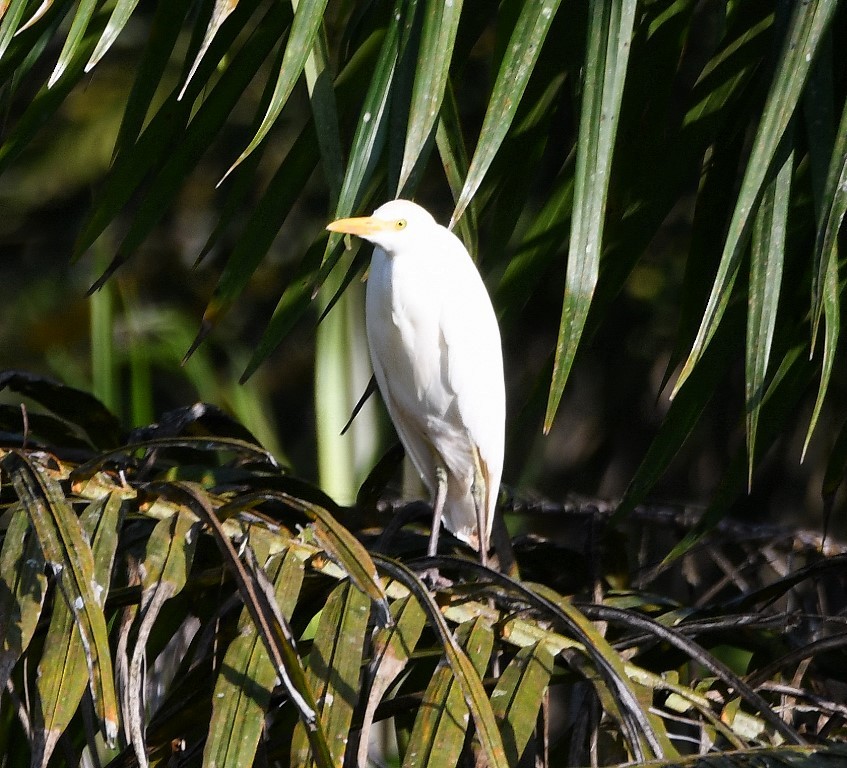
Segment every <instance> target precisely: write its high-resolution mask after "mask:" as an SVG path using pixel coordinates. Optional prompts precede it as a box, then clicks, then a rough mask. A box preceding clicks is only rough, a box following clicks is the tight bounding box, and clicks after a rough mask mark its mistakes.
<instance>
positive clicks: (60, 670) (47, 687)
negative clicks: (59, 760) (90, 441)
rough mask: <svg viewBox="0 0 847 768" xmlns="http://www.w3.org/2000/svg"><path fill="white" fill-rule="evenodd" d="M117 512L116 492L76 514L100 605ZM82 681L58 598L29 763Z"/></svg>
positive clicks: (45, 756) (68, 711)
mask: <svg viewBox="0 0 847 768" xmlns="http://www.w3.org/2000/svg"><path fill="white" fill-rule="evenodd" d="M121 517H122V516H121V498H120V496H118V495H116V494H109V495H108V496H104V497H103V498H102V499H99V500H98V501H95V502H92V503H91V504H89V505H88V507H87V509H86V510H85V512H83V514H82V517H81V522H82V527H83V531H84V533H85V537H86V539H87V540H89V541H90V542H91V551H92V553H93V555H94V563H95V571H96V579H97V585H98V587H99V588H100V591H99V595H100V599H99V601H98V602H99V605H100V607H101V608H102V607H103V606H104V605H105V602H106V595H108V593H109V584H110V581H111V575H112V564H113V562H114V559H115V552H116V551H117V545H118V533H119V530H120V526H121ZM87 685H88V674H87V672H86V664H85V648H84V647H83V645H82V640H81V639H80V636H79V630H78V629H77V626H76V623H75V621H74V617H73V614H72V613H71V611H70V610H69V609H68V607H67V606H66V605H65V603H63V602H61V601H59V602H58V603H57V604H56V605H55V606H54V608H53V615H52V616H51V618H50V626H49V627H48V629H47V637H46V639H45V642H44V654H43V655H42V657H41V660H40V661H39V664H38V677H37V678H36V681H35V689H36V697H35V703H36V704H35V707H34V712H33V735H34V745H33V765H41V766H46V765H47V762H48V761H49V760H50V755H51V754H52V752H53V749H54V747H55V746H56V743H57V741H58V739H59V737H60V736H61V735H62V733H64V732H65V729H66V728H67V727H68V725H69V724H70V722H71V719H72V717H73V716H74V713H75V712H76V711H77V708H78V707H79V703H80V700H81V699H82V695H83V693H85V688H86V686H87Z"/></svg>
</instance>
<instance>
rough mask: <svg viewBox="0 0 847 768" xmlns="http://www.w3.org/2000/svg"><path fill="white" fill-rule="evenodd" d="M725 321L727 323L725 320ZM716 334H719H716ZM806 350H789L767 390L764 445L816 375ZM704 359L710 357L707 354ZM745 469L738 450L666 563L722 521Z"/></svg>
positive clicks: (791, 416)
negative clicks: (699, 515) (693, 523)
mask: <svg viewBox="0 0 847 768" xmlns="http://www.w3.org/2000/svg"><path fill="white" fill-rule="evenodd" d="M723 325H726V323H722V326H723ZM721 330H722V329H721ZM715 338H716V339H718V338H720V337H718V336H716V337H715ZM717 344H718V342H717V341H716V342H715V344H714V345H712V346H717ZM805 351H806V349H805V345H802V344H798V345H796V346H794V347H792V348H791V349H789V350H788V352H787V353H786V354H785V356H784V357H783V359H782V362H781V363H780V366H779V368H778V369H777V371H776V372H775V373H774V376H773V379H772V380H771V383H770V385H769V386H768V389H767V391H766V392H765V396H764V399H763V407H764V408H765V413H766V418H762V419H761V422H760V424H759V430H758V434H759V438H760V439H761V442H762V443H763V444H765V445H768V444H770V443H771V442H772V441H773V440H775V439H776V438H777V436H778V435H779V434H780V431H781V430H782V429H784V428H785V425H786V424H787V423H789V422H790V421H791V420H793V419H795V418H796V414H797V403H798V402H800V399H801V397H802V395H803V393H804V392H805V391H806V389H807V388H808V386H809V383H810V382H811V380H812V377H813V375H814V367H813V366H811V365H809V364H808V361H806V360H804V354H803V353H804V352H805ZM703 359H704V360H706V359H708V358H706V357H704V358H703ZM704 367H708V364H707V363H704V364H703V365H701V366H698V371H699V370H701V369H703V368H704ZM692 381H693V377H692ZM682 395H683V393H680V397H682ZM746 469H747V461H746V456H745V455H744V453H742V452H739V453H738V454H737V455H736V456H735V457H734V458H733V460H732V461H731V463H730V466H729V468H728V469H727V470H726V471H725V472H724V475H723V477H722V478H721V481H720V484H719V486H718V488H717V490H716V491H715V492H714V493H713V494H712V498H711V501H710V502H709V506H708V507H707V509H706V511H705V513H704V514H703V517H702V518H701V519H700V520H699V521H698V522H697V524H696V525H695V526H694V527H693V528H692V529H691V530H690V531H689V532H688V533H687V534H686V535H685V537H684V538H683V539H682V541H680V542H679V543H678V544H677V545H676V546H675V547H674V548H673V550H671V552H670V554H669V555H667V556H666V557H665V559H664V562H665V563H669V562H671V561H673V560H675V559H676V558H678V557H680V556H681V555H683V554H685V553H686V552H687V551H688V550H689V549H691V548H692V547H693V546H695V545H696V544H697V543H698V542H699V541H700V540H701V539H702V538H703V537H704V536H705V535H706V534H707V533H709V531H711V530H712V529H713V528H714V527H715V526H716V525H717V524H718V523H719V522H720V521H721V519H722V518H723V517H724V516H725V515H726V511H727V509H729V506H730V504H732V502H733V501H735V500H736V499H737V498H738V496H739V494H741V493H743V490H744V483H745V480H746V477H747V472H746Z"/></svg>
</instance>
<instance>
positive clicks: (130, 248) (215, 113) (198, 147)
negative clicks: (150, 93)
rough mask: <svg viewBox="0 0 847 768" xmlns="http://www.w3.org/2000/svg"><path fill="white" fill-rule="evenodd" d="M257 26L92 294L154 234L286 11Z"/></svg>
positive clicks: (270, 46) (149, 194)
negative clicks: (152, 231)
mask: <svg viewBox="0 0 847 768" xmlns="http://www.w3.org/2000/svg"><path fill="white" fill-rule="evenodd" d="M277 8H279V6H274V7H273V8H272V9H271V11H270V12H269V17H268V18H266V19H265V20H264V21H265V23H263V24H260V25H259V26H258V27H257V30H256V33H255V34H254V35H252V36H251V38H250V39H249V40H248V41H247V43H246V44H245V45H244V46H243V47H242V49H241V50H240V51H239V52H238V54H236V56H234V57H233V59H232V63H231V65H230V66H229V67H227V69H226V71H225V72H224V73H223V75H222V76H221V78H220V79H219V80H218V82H217V83H216V84H215V86H214V88H212V91H211V93H210V94H209V96H208V97H207V98H206V99H205V101H204V102H203V103H202V104H201V105H200V107H199V109H198V110H197V112H196V114H195V115H194V117H193V118H192V119H191V122H190V123H189V124H188V127H187V129H186V131H185V134H184V135H183V136H182V138H181V141H180V142H179V144H178V146H176V147H175V148H172V149H171V151H170V152H169V154H168V158H167V160H166V161H165V163H164V165H163V166H162V168H161V169H160V170H159V171H158V173H157V174H156V176H155V178H154V179H153V180H152V181H151V183H150V186H149V188H148V189H147V190H146V194H145V195H144V200H143V201H142V203H141V204H140V205H139V207H138V210H137V211H135V214H134V216H133V219H132V224H131V226H130V228H129V231H128V232H127V234H126V235H125V236H124V239H123V240H122V241H121V244H120V246H119V247H118V249H117V252H116V253H115V256H114V258H113V259H112V262H111V263H110V264H109V266H108V267H107V268H106V270H105V271H104V272H103V274H102V275H101V276H100V278H98V280H97V282H96V283H95V284H94V286H93V288H92V290H97V289H98V288H99V287H100V286H101V285H103V283H104V282H105V281H106V280H108V279H109V277H110V276H111V275H112V274H113V273H114V272H115V270H116V269H118V267H120V266H121V265H122V264H124V263H125V262H126V261H127V260H128V259H129V258H130V257H131V256H132V255H133V254H134V253H135V251H136V250H137V249H138V247H139V246H140V245H141V243H142V242H144V240H145V239H146V237H147V236H148V235H149V234H150V231H151V230H152V229H153V227H154V226H155V225H156V224H157V223H158V221H159V220H160V219H161V218H162V216H164V215H165V213H166V212H167V210H168V209H169V207H170V205H171V203H172V202H173V200H174V199H175V198H176V197H177V195H178V194H179V192H180V190H181V189H182V183H181V182H183V180H184V179H185V178H186V177H187V176H188V173H189V171H190V170H191V169H192V168H194V167H195V166H196V165H197V163H198V162H199V161H200V158H201V157H202V156H203V155H204V154H205V153H206V151H207V150H208V148H209V140H210V137H212V136H215V135H216V134H217V133H218V132H219V131H220V130H221V128H222V126H223V125H224V124H225V122H226V121H227V119H228V118H229V116H230V114H231V113H232V110H233V108H234V107H235V105H236V104H237V103H238V101H239V99H240V98H241V96H242V95H243V93H244V90H245V89H246V88H247V86H248V85H249V83H250V81H251V80H252V78H253V75H254V74H255V72H256V70H257V69H258V68H259V67H260V66H261V64H262V62H263V61H264V59H265V58H266V57H267V56H268V55H269V54H270V52H271V51H272V50H273V47H274V45H275V44H276V39H277V29H278V27H277V23H282V24H283V25H284V18H285V13H284V12H279V13H275V12H274V11H275V9H277Z"/></svg>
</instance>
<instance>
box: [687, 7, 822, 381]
mask: <svg viewBox="0 0 847 768" xmlns="http://www.w3.org/2000/svg"><path fill="white" fill-rule="evenodd" d="M836 6H837V2H834V1H833V0H818V1H816V2H810V3H807V4H800V5H795V6H794V10H793V15H792V18H791V22H790V27H789V30H788V34H787V35H786V38H785V43H784V45H783V48H782V51H781V53H780V56H779V59H778V61H777V63H776V66H775V68H774V76H773V80H772V82H771V87H770V90H769V91H768V97H767V101H766V102H765V106H764V110H763V113H762V118H761V122H760V123H759V127H758V129H757V132H756V138H755V141H754V143H753V148H752V151H751V153H750V158H749V160H748V161H747V167H746V170H745V173H744V180H743V181H742V184H741V189H740V191H739V193H738V197H737V199H736V203H735V208H734V211H733V215H732V220H731V222H730V225H729V232H728V233H727V237H726V241H725V244H724V248H723V255H722V256H721V263H720V266H719V268H718V274H717V277H716V278H715V282H714V286H713V288H712V292H711V295H710V296H709V302H708V304H707V306H706V310H705V313H704V315H703V320H702V322H701V324H700V329H699V331H698V332H697V338H696V339H695V340H694V345H693V347H692V349H691V352H690V354H689V356H688V359H687V360H686V362H685V364H684V365H683V368H682V371H681V372H680V375H679V378H678V379H677V382H676V384H675V386H674V390H673V393H672V395H673V396H675V395H676V393H677V392H679V390H680V388H681V387H682V385H683V384H684V383H685V380H686V379H687V378H688V377H689V376H690V375H691V371H692V369H693V368H694V366H695V365H696V364H697V362H698V360H699V359H700V357H701V356H702V354H703V350H704V349H705V347H706V345H707V344H708V343H709V341H710V340H711V338H712V336H713V335H714V332H715V329H716V327H717V325H718V323H719V322H720V320H721V317H722V316H723V313H724V311H725V309H726V306H727V303H728V302H729V297H730V295H731V293H732V287H733V284H734V282H735V277H736V275H737V274H738V267H739V264H740V261H741V255H742V252H743V249H744V246H745V245H746V243H747V239H748V237H749V234H750V228H751V226H752V214H753V212H754V211H755V209H756V204H757V202H758V200H759V198H760V197H761V194H762V189H763V184H764V182H765V179H766V178H767V175H768V173H769V172H770V168H771V164H772V162H773V158H774V156H775V154H776V151H777V147H778V146H779V143H780V141H782V138H783V135H784V134H785V130H786V129H787V127H788V123H789V121H790V119H791V116H792V115H793V114H794V110H795V108H796V106H797V103H798V101H799V99H800V96H801V94H802V91H803V88H804V87H805V84H806V79H807V77H808V75H809V71H810V69H811V65H812V62H813V60H814V58H815V55H816V54H817V50H818V46H819V44H820V41H821V39H822V38H823V36H824V33H825V32H826V30H827V29H828V27H829V23H830V21H831V20H832V16H833V14H834V12H835V8H836Z"/></svg>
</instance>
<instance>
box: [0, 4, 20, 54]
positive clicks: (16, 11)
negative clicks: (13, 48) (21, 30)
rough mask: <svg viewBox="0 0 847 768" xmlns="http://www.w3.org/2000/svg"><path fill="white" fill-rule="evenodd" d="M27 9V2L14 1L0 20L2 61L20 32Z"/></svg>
mask: <svg viewBox="0 0 847 768" xmlns="http://www.w3.org/2000/svg"><path fill="white" fill-rule="evenodd" d="M26 7H27V0H12V2H11V3H10V4H9V6H8V7H7V8H6V12H5V13H4V14H3V17H2V20H0V59H2V58H3V54H4V53H6V49H7V48H8V47H9V43H11V42H12V38H13V37H14V36H15V32H17V31H18V26H19V25H20V23H21V19H22V18H23V15H24V11H25V10H26Z"/></svg>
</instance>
